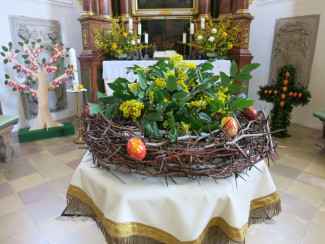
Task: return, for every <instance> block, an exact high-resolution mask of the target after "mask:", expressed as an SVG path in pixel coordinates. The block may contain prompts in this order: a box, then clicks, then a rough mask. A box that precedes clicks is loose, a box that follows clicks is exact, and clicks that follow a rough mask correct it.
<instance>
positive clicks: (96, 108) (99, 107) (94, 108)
mask: <svg viewBox="0 0 325 244" xmlns="http://www.w3.org/2000/svg"><path fill="white" fill-rule="evenodd" d="M103 110H104V104H97V103H92V104H91V105H90V107H89V114H90V115H94V114H98V113H100V112H101V111H103Z"/></svg>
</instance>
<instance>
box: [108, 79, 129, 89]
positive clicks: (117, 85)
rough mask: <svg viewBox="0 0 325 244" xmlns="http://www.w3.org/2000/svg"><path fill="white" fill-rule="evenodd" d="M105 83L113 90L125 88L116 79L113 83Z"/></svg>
mask: <svg viewBox="0 0 325 244" xmlns="http://www.w3.org/2000/svg"><path fill="white" fill-rule="evenodd" d="M107 85H108V86H109V88H111V89H112V90H113V91H123V90H124V89H125V88H124V86H123V85H122V84H121V83H120V82H119V81H118V80H115V81H114V82H113V83H107Z"/></svg>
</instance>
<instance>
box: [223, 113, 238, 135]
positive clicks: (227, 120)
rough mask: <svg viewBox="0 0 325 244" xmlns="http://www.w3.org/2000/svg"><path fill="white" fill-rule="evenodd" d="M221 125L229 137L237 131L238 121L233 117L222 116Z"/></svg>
mask: <svg viewBox="0 0 325 244" xmlns="http://www.w3.org/2000/svg"><path fill="white" fill-rule="evenodd" d="M221 126H222V128H223V131H224V132H225V133H226V135H227V136H229V137H234V136H236V135H237V133H238V123H237V121H236V120H235V119H234V118H233V117H224V118H223V119H222V120H221Z"/></svg>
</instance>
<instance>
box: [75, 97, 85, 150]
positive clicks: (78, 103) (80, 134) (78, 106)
mask: <svg viewBox="0 0 325 244" xmlns="http://www.w3.org/2000/svg"><path fill="white" fill-rule="evenodd" d="M79 93H80V92H75V94H76V104H77V112H78V119H79V121H78V127H79V128H78V130H79V136H78V137H77V138H76V139H74V140H73V142H74V143H76V144H84V143H85V142H84V140H83V137H82V121H81V108H80V101H79Z"/></svg>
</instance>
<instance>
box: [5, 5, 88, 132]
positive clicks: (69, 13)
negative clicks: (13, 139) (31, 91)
mask: <svg viewBox="0 0 325 244" xmlns="http://www.w3.org/2000/svg"><path fill="white" fill-rule="evenodd" d="M81 11H82V9H81V8H80V7H79V6H78V4H77V0H10V1H9V0H4V1H3V0H2V1H1V7H0V30H1V35H0V46H3V45H6V46H7V45H8V42H10V41H11V34H10V25H9V17H8V16H9V15H20V16H26V17H33V18H41V19H53V20H58V21H59V22H60V24H61V32H62V42H63V43H64V44H65V46H68V47H73V48H75V49H76V54H77V56H79V55H80V53H81V52H82V39H81V27H80V23H79V21H78V20H77V18H78V17H79V16H80V15H81ZM2 60H3V59H2V58H1V59H0V100H1V104H2V109H3V113H4V114H7V115H19V117H20V119H19V124H18V125H16V126H15V127H14V129H13V131H17V130H18V129H19V128H25V127H30V126H31V125H33V123H34V121H35V119H32V120H26V119H25V116H24V112H23V108H22V104H21V98H20V94H19V92H17V91H16V92H14V91H12V89H10V88H9V87H8V86H6V85H5V84H4V80H5V77H4V74H5V73H9V75H10V74H11V73H10V72H12V75H13V74H14V72H13V70H9V69H8V67H6V65H5V64H4V63H3V62H2ZM79 67H80V65H79ZM67 99H68V108H67V109H65V110H62V111H59V112H56V113H52V116H53V118H54V119H55V120H59V119H64V118H67V117H70V116H73V115H76V114H77V110H76V103H75V96H74V95H73V94H67Z"/></svg>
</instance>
